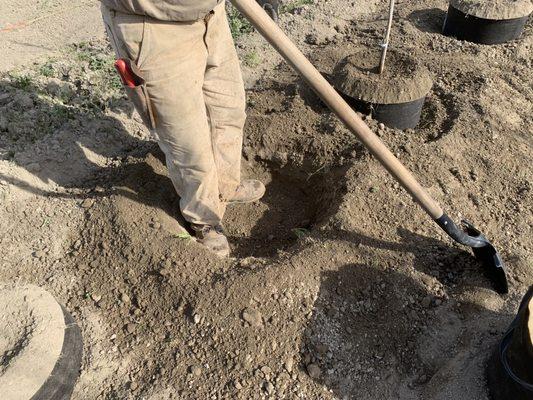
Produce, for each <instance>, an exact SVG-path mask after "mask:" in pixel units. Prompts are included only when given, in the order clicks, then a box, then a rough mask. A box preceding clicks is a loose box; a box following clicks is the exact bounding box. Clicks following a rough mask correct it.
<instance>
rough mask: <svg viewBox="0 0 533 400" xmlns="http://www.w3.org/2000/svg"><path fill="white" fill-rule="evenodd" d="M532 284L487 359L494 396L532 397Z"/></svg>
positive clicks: (498, 399) (496, 398) (502, 399)
mask: <svg viewBox="0 0 533 400" xmlns="http://www.w3.org/2000/svg"><path fill="white" fill-rule="evenodd" d="M532 326H533V286H531V287H530V288H529V290H528V292H527V293H526V294H525V296H524V297H523V299H522V301H521V303H520V307H519V310H518V313H517V315H516V317H515V319H514V320H513V322H512V323H511V325H510V326H509V328H508V329H507V332H506V333H505V335H504V336H503V338H502V340H501V341H500V342H499V343H498V345H497V346H496V347H495V349H494V352H493V353H492V356H491V357H490V358H489V360H488V362H487V369H486V377H487V384H488V388H489V391H490V394H491V398H492V399H493V400H511V399H512V400H531V399H533V369H532V368H531V365H533V331H532V329H531V327H532Z"/></svg>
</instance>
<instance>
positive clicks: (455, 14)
mask: <svg viewBox="0 0 533 400" xmlns="http://www.w3.org/2000/svg"><path fill="white" fill-rule="evenodd" d="M486 3H487V5H485V4H482V3H480V4H476V3H469V2H467V1H464V0H462V1H461V0H459V1H458V0H455V1H451V2H450V5H449V7H448V13H447V14H446V19H445V20H444V25H443V30H442V32H443V34H444V35H446V36H452V37H455V38H457V39H459V40H466V41H469V42H473V43H479V44H489V45H490V44H500V43H505V42H508V41H510V40H514V39H517V38H518V37H520V35H521V34H522V32H523V31H524V27H525V25H526V23H527V20H528V18H529V14H530V13H531V5H530V4H529V5H527V4H525V5H523V7H522V8H519V7H518V6H519V4H518V5H517V4H514V3H513V8H510V6H509V7H507V6H506V4H505V3H504V2H503V1H502V0H496V1H495V4H491V2H486ZM499 3H501V4H499ZM472 4H473V5H472Z"/></svg>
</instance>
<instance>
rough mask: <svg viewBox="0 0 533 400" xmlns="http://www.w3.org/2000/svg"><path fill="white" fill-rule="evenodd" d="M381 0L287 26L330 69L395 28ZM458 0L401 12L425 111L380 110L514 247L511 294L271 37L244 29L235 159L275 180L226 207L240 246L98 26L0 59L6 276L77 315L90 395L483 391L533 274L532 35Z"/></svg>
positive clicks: (335, 6)
mask: <svg viewBox="0 0 533 400" xmlns="http://www.w3.org/2000/svg"><path fill="white" fill-rule="evenodd" d="M304 3H307V2H301V3H299V4H304ZM361 3H364V4H361ZM385 3H386V2H377V1H365V2H357V3H355V2H354V3H353V4H352V3H350V2H345V1H341V0H329V1H323V2H318V3H316V4H313V3H311V4H304V5H300V6H297V7H295V8H294V9H290V10H289V11H287V12H286V13H284V14H282V15H281V18H280V19H281V21H280V24H281V26H282V27H283V29H284V30H286V31H287V32H288V33H289V34H290V36H291V37H292V38H293V39H294V40H295V41H296V42H297V43H298V44H299V45H301V47H302V48H303V49H304V50H305V52H306V53H307V54H308V55H309V56H310V58H311V59H312V60H313V62H314V63H315V64H316V65H317V67H318V68H319V69H320V70H321V71H322V72H323V73H324V74H326V75H328V74H330V73H331V72H332V70H333V68H334V67H335V65H336V64H337V63H338V62H339V61H340V60H341V59H342V58H343V57H344V56H346V55H348V54H351V53H354V52H356V51H358V50H360V49H362V48H365V47H372V46H374V47H375V46H378V45H379V42H380V37H381V35H382V33H383V30H384V25H385V20H384V19H385V14H386V4H385ZM445 9H446V2H445V1H442V0H418V1H399V2H398V5H397V13H396V18H395V25H394V30H393V37H392V44H391V45H392V47H394V48H395V49H397V50H400V51H404V52H407V53H409V54H410V55H412V56H413V57H415V58H417V59H419V60H420V62H421V63H423V64H424V65H425V66H426V67H427V68H428V70H429V71H430V72H431V74H432V76H433V80H434V85H433V88H432V91H431V93H430V95H429V96H428V98H427V101H426V104H425V106H424V109H423V114H422V120H421V123H420V125H419V126H418V127H417V128H416V129H414V130H407V131H399V130H395V129H389V128H386V127H383V126H381V125H379V124H378V123H377V122H376V121H374V120H372V119H370V118H368V117H365V118H366V121H367V122H368V124H369V125H370V126H371V127H372V128H373V130H374V131H375V132H377V133H378V135H379V136H380V137H381V138H382V139H383V141H384V142H385V143H386V144H387V145H388V146H390V148H391V149H392V150H393V152H394V153H395V154H396V155H397V156H398V157H399V158H400V160H401V161H402V162H404V163H405V164H406V165H407V166H408V167H409V168H410V169H411V170H412V171H413V172H414V173H415V174H416V176H417V177H418V178H419V179H420V181H421V182H422V184H423V185H424V186H425V187H427V188H428V191H429V192H430V193H431V194H432V195H433V196H434V197H435V198H436V199H437V200H438V201H439V202H440V203H442V205H443V206H444V208H445V209H446V210H447V211H448V213H449V214H450V215H452V216H454V217H456V218H457V219H460V218H466V219H468V220H470V221H472V222H473V223H474V224H475V225H476V226H478V227H479V228H481V229H482V230H483V232H484V233H485V234H486V235H487V237H489V238H490V239H491V240H492V241H493V243H494V244H495V245H496V247H497V248H498V249H499V250H500V251H501V254H502V256H503V259H504V261H505V262H506V266H507V270H508V274H509V280H510V285H511V289H510V293H509V295H507V296H503V297H502V296H499V295H497V294H496V293H495V292H494V291H492V290H491V285H490V282H489V281H488V280H487V279H486V277H485V276H484V275H483V271H482V270H481V267H480V265H479V264H478V263H477V261H476V260H475V259H474V258H473V257H472V256H471V254H470V253H469V252H468V250H467V249H464V248H461V247H458V246H455V245H454V244H453V243H451V242H450V241H449V240H448V239H447V238H446V237H445V235H443V234H442V233H441V232H440V231H439V229H438V227H436V225H435V224H434V223H433V222H432V221H429V220H428V218H427V216H426V215H425V214H424V213H423V212H422V211H421V210H420V209H419V208H418V207H417V206H416V205H414V204H413V203H412V202H411V200H410V199H409V197H408V195H407V194H406V193H405V191H403V189H401V188H400V187H399V185H398V184H397V183H395V182H394V180H393V179H392V178H390V177H389V176H388V175H387V173H386V172H385V171H384V170H383V169H382V167H381V166H380V165H379V163H378V162H377V161H375V160H374V159H373V158H372V157H371V156H370V155H369V154H368V152H367V151H366V150H365V149H364V148H363V147H362V145H360V144H359V143H358V142H357V140H356V139H355V138H354V136H353V135H352V134H351V133H350V132H349V131H347V130H346V128H344V127H343V126H342V125H341V123H340V122H339V121H338V120H337V119H336V118H335V117H334V116H333V115H332V114H331V113H330V112H329V111H328V110H327V108H326V107H325V106H324V105H323V104H322V103H321V101H320V100H319V99H318V98H317V97H316V95H314V94H313V92H312V91H310V90H309V89H308V88H307V87H306V86H305V84H304V83H303V82H302V81H301V80H300V79H299V78H298V76H297V75H296V74H295V73H294V72H292V71H291V69H290V68H289V67H288V66H287V65H286V64H284V63H283V62H281V61H280V58H279V57H277V56H276V55H275V53H274V52H273V50H271V49H269V48H268V46H267V45H266V43H265V42H264V41H262V40H261V39H260V38H259V36H258V34H257V33H255V32H253V33H250V34H245V35H242V36H240V37H239V38H238V40H237V47H238V50H239V54H240V55H241V58H242V60H243V73H244V76H245V80H246V85H247V88H248V90H247V102H248V110H247V113H248V122H247V126H246V129H245V140H244V149H243V155H244V159H243V166H244V171H245V174H246V175H247V176H249V177H256V178H260V179H262V180H263V181H264V182H265V183H266V185H267V195H266V196H265V198H264V199H262V200H261V201H260V202H258V203H256V204H250V205H238V206H237V205H236V206H232V207H231V208H229V210H228V212H227V216H226V219H225V226H226V229H227V231H228V234H229V239H230V243H231V246H232V249H233V255H234V257H233V258H231V259H228V260H220V259H217V258H216V257H213V256H211V255H210V254H208V253H207V252H206V251H204V250H203V248H202V247H201V246H199V245H198V244H197V243H195V242H194V241H193V240H191V239H190V238H189V237H188V234H187V226H186V225H185V224H184V223H183V221H182V219H181V217H180V216H179V210H178V199H177V197H176V195H175V193H174V191H173V188H172V185H171V183H170V180H169V179H168V177H167V174H166V170H165V168H164V164H163V163H162V154H161V152H160V151H159V150H158V148H157V145H156V144H155V143H154V142H153V140H152V139H151V138H150V135H149V133H148V132H147V131H146V130H145V129H144V128H143V127H142V126H141V125H140V123H139V118H138V117H137V116H136V115H135V114H134V113H133V112H132V109H131V107H130V105H129V104H128V102H127V101H126V100H125V99H124V97H123V94H122V92H121V89H120V87H119V86H120V85H119V84H118V81H117V79H116V78H115V77H114V74H113V69H112V58H111V57H112V55H111V52H110V50H109V48H108V47H107V43H106V42H105V41H104V40H102V39H98V38H97V39H94V40H91V41H89V43H81V44H78V45H76V46H72V45H70V46H66V47H64V48H62V49H61V52H60V53H58V54H59V55H58V54H56V55H54V56H53V58H50V59H48V60H43V61H40V62H39V63H38V64H37V65H34V66H31V67H27V66H25V65H24V63H23V64H20V63H19V62H15V61H7V64H5V65H14V64H18V65H19V67H17V68H16V69H13V70H11V71H10V72H9V73H5V74H4V75H3V76H2V78H1V80H0V201H1V204H0V224H1V226H2V227H3V229H2V232H1V233H0V266H1V269H0V281H3V282H23V283H33V284H36V285H39V286H42V287H44V288H46V289H47V290H49V291H50V292H51V293H52V294H53V295H54V296H55V297H56V298H57V299H58V300H59V301H60V302H61V303H63V304H64V305H65V306H66V308H67V309H68V310H69V311H70V312H71V313H72V315H73V316H74V318H75V319H76V320H77V321H78V323H79V325H80V327H81V329H82V333H83V337H84V345H85V349H84V358H83V366H82V371H81V376H80V379H79V382H78V384H77V386H76V388H75V391H74V395H73V398H74V399H75V400H78V399H109V400H111V399H150V400H159V399H262V398H276V399H299V398H301V399H358V400H361V399H363V400H374V399H402V400H411V399H413V400H415V399H417V400H418V399H420V400H422V399H424V400H426V399H431V400H448V399H449V400H451V399H469V400H470V399H471V400H488V393H487V390H486V384H485V376H484V370H485V363H486V361H487V360H488V357H489V355H490V352H491V351H492V349H493V347H494V345H495V344H496V343H497V341H498V339H499V338H500V337H501V335H502V334H503V332H504V331H505V329H506V327H507V325H508V324H509V323H510V321H511V319H512V315H513V314H514V313H515V311H516V308H517V305H518V302H519V300H520V298H521V296H522V295H523V294H524V293H525V292H526V290H527V287H528V286H529V285H531V284H533V272H532V263H531V261H530V259H529V256H530V254H531V251H532V249H533V235H532V225H533V218H532V205H533V196H532V189H531V182H532V174H533V173H532V169H531V167H530V165H531V164H532V162H533V153H532V151H531V146H532V144H533V143H532V133H533V131H532V128H531V127H532V126H533V125H532V123H533V117H532V115H533V109H532V108H533V106H532V104H533V103H532V99H533V89H532V85H531V83H532V77H533V74H532V72H531V70H532V63H533V59H532V56H531V55H532V54H533V52H532V47H533V30H532V25H531V22H530V23H529V24H528V26H527V28H526V31H525V33H524V35H523V37H522V38H521V39H520V40H518V41H516V42H512V43H508V44H505V45H499V46H481V45H475V44H472V43H466V42H458V41H456V40H454V39H452V38H447V37H444V36H442V35H441V34H440V33H439V30H440V27H441V26H442V22H443V20H444V16H445ZM28 32H29V31H28ZM28 34H29V33H28ZM67 43H68V42H67ZM4 45H5V43H4V44H2V46H4ZM3 62H6V61H3ZM10 63H11V64H10Z"/></svg>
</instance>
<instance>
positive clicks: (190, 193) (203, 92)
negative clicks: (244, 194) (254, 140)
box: [102, 2, 246, 225]
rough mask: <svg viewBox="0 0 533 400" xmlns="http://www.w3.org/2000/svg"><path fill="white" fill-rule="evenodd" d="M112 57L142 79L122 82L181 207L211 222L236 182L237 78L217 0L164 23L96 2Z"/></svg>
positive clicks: (241, 110) (240, 117) (240, 87)
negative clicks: (199, 15)
mask: <svg viewBox="0 0 533 400" xmlns="http://www.w3.org/2000/svg"><path fill="white" fill-rule="evenodd" d="M102 15H103V19H104V23H105V25H106V29H107V32H108V35H109V38H110V41H111V43H112V46H113V47H114V49H115V51H116V53H117V56H118V57H119V58H128V59H130V60H132V62H133V63H134V64H136V66H137V67H138V71H139V75H141V76H142V78H144V81H145V84H144V85H142V87H139V88H136V90H132V89H129V88H126V89H127V91H128V92H129V93H128V94H129V95H130V98H132V100H133V101H134V103H135V106H136V108H137V110H138V111H139V113H140V114H141V116H142V117H143V119H144V121H145V123H146V124H147V125H149V127H150V128H153V129H155V132H156V133H157V137H158V140H159V146H160V147H161V149H162V150H163V152H164V153H165V156H166V163H167V167H168V171H169V175H170V178H171V179H172V182H173V184H174V187H175V188H176V191H177V192H178V195H179V196H180V207H181V212H182V214H183V216H184V217H185V219H186V220H188V221H189V222H191V223H194V224H209V225H217V224H219V223H220V222H221V220H222V217H223V215H224V211H225V203H224V202H223V201H221V200H222V199H228V198H230V197H231V196H232V195H233V194H234V192H235V189H236V188H237V186H238V185H239V183H240V162H241V150H242V133H243V126H244V122H245V119H246V114H245V95H244V84H243V81H242V75H241V71H240V66H239V61H238V58H237V53H236V51H235V47H234V43H233V38H232V36H231V33H230V30H229V26H228V22H227V19H226V13H225V9H224V2H223V3H222V4H220V5H218V6H217V7H216V8H215V9H214V11H213V12H212V13H211V14H208V15H207V16H206V18H204V19H202V20H199V21H195V22H168V21H159V20H154V19H151V18H149V17H144V16H139V15H129V14H123V13H119V12H115V11H112V10H109V9H108V8H107V7H105V6H102Z"/></svg>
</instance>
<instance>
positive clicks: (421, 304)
mask: <svg viewBox="0 0 533 400" xmlns="http://www.w3.org/2000/svg"><path fill="white" fill-rule="evenodd" d="M479 296H480V299H483V300H482V301H486V302H488V303H487V304H489V303H490V302H491V301H492V302H498V301H500V299H499V298H498V296H496V295H495V294H493V293H492V292H485V291H482V292H481V294H480V295H479ZM426 299H429V300H426ZM510 318H511V316H510V315H507V314H505V313H504V312H494V311H492V310H490V309H489V308H487V307H484V306H480V305H479V302H477V301H476V302H475V303H466V304H460V305H459V304H457V303H456V302H455V300H454V299H451V298H450V299H446V298H439V297H438V296H436V295H435V293H434V292H433V290H432V288H431V285H427V284H426V283H425V282H422V281H420V280H419V279H417V278H416V277H414V276H411V275H409V274H404V273H399V272H398V271H394V270H392V269H391V268H389V267H387V266H386V263H379V262H378V263H373V264H365V263H360V264H347V265H345V266H343V267H341V268H340V269H339V270H332V271H325V272H323V273H322V276H321V284H320V290H319V293H318V297H317V299H316V301H315V304H314V309H313V312H312V317H311V319H310V321H309V323H308V325H307V328H306V329H305V332H304V334H303V337H302V341H301V343H302V344H301V354H302V364H301V365H300V367H301V368H302V369H304V370H305V371H306V372H307V374H308V375H309V376H310V377H311V378H312V379H314V380H315V381H316V382H317V383H319V384H322V385H325V386H326V387H327V388H328V389H330V390H332V391H333V392H334V393H335V395H336V396H338V398H340V399H358V400H371V399H391V400H392V399H406V400H407V399H425V400H437V399H438V400H444V399H451V398H486V388H485V384H484V373H485V372H484V365H485V362H486V360H487V358H488V356H489V354H490V351H491V350H492V348H493V346H494V345H495V343H496V341H497V339H498V336H497V335H494V329H497V330H502V331H503V330H504V329H505V324H507V323H508V321H509V319H510ZM463 394H464V395H465V396H466V397H462V396H463ZM447 396H448V397H447ZM449 396H451V397H449Z"/></svg>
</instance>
